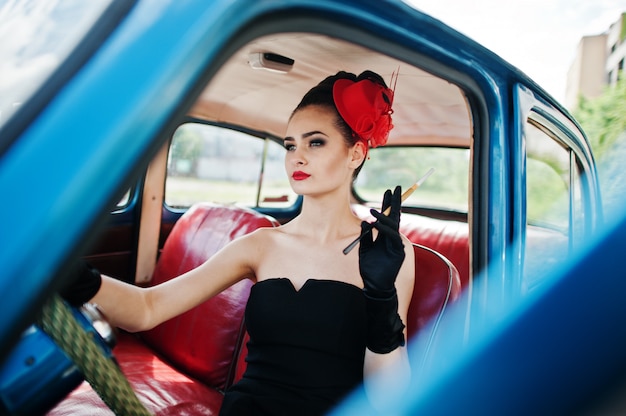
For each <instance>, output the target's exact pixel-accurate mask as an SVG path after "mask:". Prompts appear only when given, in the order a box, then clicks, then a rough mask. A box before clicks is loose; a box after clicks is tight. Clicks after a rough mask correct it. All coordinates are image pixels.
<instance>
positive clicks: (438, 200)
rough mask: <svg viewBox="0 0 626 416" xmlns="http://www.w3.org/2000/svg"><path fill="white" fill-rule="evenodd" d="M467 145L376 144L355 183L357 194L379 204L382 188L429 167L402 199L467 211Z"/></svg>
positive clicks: (407, 181)
mask: <svg viewBox="0 0 626 416" xmlns="http://www.w3.org/2000/svg"><path fill="white" fill-rule="evenodd" d="M469 163H470V151H469V149H462V148H451V147H378V148H375V149H371V150H370V156H369V160H367V161H366V162H365V165H363V169H362V170H361V173H360V174H359V177H358V179H357V182H356V183H355V191H356V194H357V196H358V197H359V198H360V199H362V200H363V201H365V202H367V203H373V204H375V205H380V202H381V199H382V195H383V192H384V191H385V189H393V188H394V187H395V186H396V185H400V186H401V187H402V189H407V188H409V187H410V186H412V185H413V184H414V183H415V182H416V181H417V180H418V179H419V178H421V177H422V176H423V175H424V174H425V173H426V172H427V171H428V170H429V169H430V168H434V169H435V171H434V172H433V174H432V175H431V176H430V177H429V178H428V179H427V180H426V181H425V182H424V183H423V184H422V185H421V186H420V187H419V188H418V189H417V190H416V191H415V192H414V193H413V194H412V195H411V196H410V197H409V198H408V199H407V200H406V201H405V202H404V203H403V205H405V206H416V207H425V208H433V209H443V210H448V211H457V212H464V213H467V211H468V209H467V206H468V195H469V192H468V188H469V185H468V183H469Z"/></svg>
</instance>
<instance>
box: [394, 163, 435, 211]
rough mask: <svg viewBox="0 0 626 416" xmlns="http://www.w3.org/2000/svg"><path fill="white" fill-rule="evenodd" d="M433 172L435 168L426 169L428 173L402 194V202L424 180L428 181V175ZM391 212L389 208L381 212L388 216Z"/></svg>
mask: <svg viewBox="0 0 626 416" xmlns="http://www.w3.org/2000/svg"><path fill="white" fill-rule="evenodd" d="M434 171H435V168H430V169H428V172H426V174H425V175H424V176H422V177H421V178H419V180H418V181H417V182H415V183H414V184H413V186H411V187H410V188H409V189H407V190H406V191H404V192H403V193H402V197H401V199H402V202H404V201H406V200H407V198H408V197H410V196H411V194H412V193H413V192H414V191H415V190H416V189H417V188H419V187H420V186H421V185H422V184H423V183H424V181H425V180H426V179H428V177H429V176H430V175H432V174H433V172H434ZM390 212H391V207H387V209H386V210H384V211H383V215H386V216H389V213H390Z"/></svg>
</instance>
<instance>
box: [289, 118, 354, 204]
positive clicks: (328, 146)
mask: <svg viewBox="0 0 626 416" xmlns="http://www.w3.org/2000/svg"><path fill="white" fill-rule="evenodd" d="M335 117H337V116H336V114H335V113H334V112H333V111H332V110H330V109H327V108H325V107H321V106H308V107H305V108H303V109H301V110H298V111H297V112H296V113H295V114H294V115H293V116H292V118H291V120H290V121H289V124H288V126H287V134H286V137H285V141H284V143H285V148H286V149H287V153H286V155H285V170H286V171H287V176H288V177H289V182H290V184H291V187H292V188H293V190H294V192H296V193H297V194H300V195H306V194H308V195H313V194H320V193H325V192H330V191H332V190H334V189H336V188H338V187H342V186H346V185H347V186H348V188H349V186H350V184H351V182H352V173H353V172H354V169H356V168H357V167H358V166H359V165H360V163H361V162H362V161H363V158H364V155H363V151H362V149H361V146H360V145H356V146H353V147H348V146H347V144H346V142H345V140H344V137H343V136H342V134H341V132H340V131H339V129H337V127H336V126H335Z"/></svg>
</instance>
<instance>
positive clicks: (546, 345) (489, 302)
mask: <svg viewBox="0 0 626 416" xmlns="http://www.w3.org/2000/svg"><path fill="white" fill-rule="evenodd" d="M105 14H106V16H107V18H108V19H109V20H108V22H109V23H107V24H105V25H104V26H103V27H101V28H100V29H99V32H97V33H92V34H91V37H90V38H89V39H88V40H89V41H88V42H86V43H84V44H82V45H81V48H79V49H77V50H76V51H75V52H74V55H72V59H71V60H70V64H67V65H65V66H62V67H60V68H59V70H58V71H57V73H55V78H54V79H55V80H56V81H57V82H56V83H54V84H53V85H51V86H48V87H47V88H48V89H47V90H46V91H40V92H39V93H38V94H39V95H35V97H36V98H39V99H40V100H39V101H37V102H33V103H30V102H27V103H25V104H24V105H23V106H22V107H21V108H20V111H18V112H17V113H16V114H15V116H14V117H13V119H11V120H9V122H8V123H6V124H5V125H4V126H3V127H2V129H0V151H1V153H0V192H1V194H2V195H3V203H2V204H1V205H0V218H2V220H3V225H2V235H3V237H4V239H3V240H4V242H3V244H2V250H0V264H2V265H3V271H2V274H1V276H0V304H2V305H3V313H2V315H1V316H0V340H1V345H2V351H1V353H2V357H3V359H4V357H6V355H7V354H8V352H9V350H10V348H11V346H12V345H14V343H15V342H16V340H17V338H18V336H19V334H20V332H21V331H23V330H24V328H26V326H27V325H28V324H29V323H30V322H32V320H33V317H34V316H35V314H36V313H37V311H38V310H39V307H40V305H41V303H42V301H43V300H44V299H45V298H46V296H47V295H48V294H49V292H50V290H51V289H52V288H56V287H58V286H59V285H60V284H61V283H62V282H59V281H58V280H59V279H58V276H59V275H60V271H62V270H63V269H64V268H65V267H66V266H67V263H68V261H69V259H70V258H71V256H72V253H74V252H75V251H76V250H77V249H78V248H79V245H81V244H84V241H85V240H88V237H89V235H90V233H91V232H92V230H93V229H94V227H96V226H97V225H98V224H99V222H101V221H102V216H103V215H104V214H105V213H106V212H107V211H108V210H107V208H106V207H110V206H111V205H112V204H113V203H114V202H116V201H117V200H118V199H119V197H120V194H121V193H122V191H123V190H124V189H126V188H127V187H128V186H130V185H132V179H133V178H134V177H135V176H136V175H137V173H138V172H140V171H141V170H142V169H145V167H146V166H147V163H148V162H149V161H150V159H151V157H152V156H154V154H155V153H156V152H157V150H158V149H159V148H160V147H161V145H162V144H163V143H162V141H160V136H159V133H160V132H162V131H163V130H166V129H168V128H171V126H173V123H174V122H175V120H176V119H177V118H179V117H181V116H182V115H183V114H185V111H186V110H187V109H188V108H189V106H190V104H191V100H192V98H193V96H194V93H193V91H194V89H195V88H197V87H198V86H199V85H202V84H203V83H205V82H206V81H207V79H209V78H210V77H211V76H212V75H213V74H214V73H215V72H216V71H217V69H218V68H219V65H220V63H221V62H222V61H223V59H224V56H225V55H227V54H228V52H229V51H232V50H234V48H235V47H236V46H237V45H240V44H242V43H243V42H244V41H246V40H248V39H250V38H251V37H252V36H253V35H255V34H263V33H272V32H274V31H288V30H300V31H307V30H311V31H316V30H319V31H323V32H328V33H339V29H338V28H339V27H341V25H345V27H347V28H349V29H347V30H349V31H354V32H358V31H364V32H369V33H374V34H378V36H379V37H381V38H384V40H385V41H386V42H391V43H393V44H395V45H398V46H399V47H400V48H406V49H407V50H412V51H415V52H417V53H419V54H422V55H423V56H424V57H425V59H427V60H429V61H428V65H430V66H429V67H430V68H431V69H433V70H435V71H436V70H437V68H439V67H441V68H442V71H443V68H447V69H445V71H446V76H447V77H448V78H450V79H453V80H454V81H455V82H456V83H457V84H458V85H459V86H460V87H461V88H462V89H463V90H464V91H465V92H466V94H467V97H468V100H470V102H471V104H472V106H473V108H474V109H477V112H476V114H475V117H476V119H477V120H480V121H481V122H480V123H477V124H478V126H479V127H478V128H479V129H480V133H481V136H482V138H483V140H481V142H480V145H479V146H478V147H477V148H476V152H477V154H479V155H480V161H479V165H478V166H477V167H476V169H477V175H478V177H480V178H481V181H480V182H479V183H477V186H479V187H480V189H477V190H475V192H476V193H477V194H480V195H481V198H480V199H479V200H476V201H474V210H475V212H476V215H475V218H474V219H473V220H472V221H473V224H474V226H475V227H474V228H475V229H474V233H475V236H474V240H473V241H474V244H475V250H474V254H473V257H472V261H473V263H474V267H475V270H480V278H475V279H474V280H475V286H474V288H473V296H474V298H481V299H484V303H481V304H478V305H476V304H473V305H472V306H471V310H472V312H471V313H472V314H473V318H474V319H475V320H476V321H477V322H482V323H483V324H482V325H473V327H472V329H471V331H470V332H469V333H468V334H467V336H468V339H470V342H469V344H468V348H466V349H464V350H463V351H462V353H461V352H460V351H458V350H456V352H455V343H456V342H458V340H456V339H455V338H454V337H453V336H451V337H450V339H449V340H446V339H445V335H446V334H447V333H453V332H456V330H457V329H458V326H459V325H462V324H463V323H462V322H459V320H460V319H462V318H460V316H461V308H462V307H467V305H466V304H464V303H463V302H460V303H459V306H458V308H457V309H453V310H451V311H450V312H451V313H449V314H448V315H447V316H446V317H445V319H444V321H443V322H442V324H441V325H442V326H441V332H442V337H443V339H442V342H441V344H440V345H441V347H440V349H438V351H437V352H435V353H433V354H434V355H433V356H432V357H431V358H432V359H431V363H430V365H429V366H428V368H421V369H413V370H414V377H413V382H412V384H411V386H410V388H409V389H408V390H407V391H395V390H394V388H393V384H390V386H391V387H389V396H388V397H389V400H385V401H384V403H383V406H385V409H387V410H389V414H414V413H415V414H420V413H422V414H533V413H535V414H536V413H540V414H541V413H543V414H558V413H568V412H571V411H575V410H577V409H581V408H583V407H584V406H588V405H590V404H591V403H593V401H594V400H596V399H597V398H599V397H600V396H601V393H603V392H605V391H608V390H609V388H612V387H614V386H615V382H619V381H621V380H623V377H624V374H626V373H625V371H624V370H626V360H625V359H624V353H623V351H624V350H626V336H625V335H624V331H622V330H621V325H623V324H624V318H625V317H626V304H625V303H624V302H623V301H621V299H620V298H621V293H624V289H626V288H624V284H625V283H624V279H621V276H620V275H622V274H623V273H622V272H620V271H619V270H621V267H620V264H618V259H619V258H620V254H621V252H622V251H623V248H624V247H626V241H624V235H626V233H625V231H626V222H624V220H623V219H622V220H620V221H618V222H617V223H614V224H611V225H610V226H609V227H607V228H606V229H605V231H603V232H600V228H601V227H600V224H601V218H602V212H601V203H600V195H599V186H598V182H597V181H598V180H597V177H596V169H595V161H594V159H593V156H592V153H591V150H590V148H589V145H588V142H587V141H586V140H585V138H584V137H583V136H582V134H580V133H576V132H577V129H578V127H577V126H576V123H575V122H574V121H573V120H572V118H571V117H570V116H569V115H568V113H567V111H565V110H564V108H562V107H561V106H560V105H559V104H558V103H557V102H556V101H555V100H554V99H553V98H552V97H550V96H549V95H548V94H547V93H546V92H545V91H544V90H543V89H541V87H539V86H538V85H536V84H535V83H534V82H533V81H532V80H531V79H529V78H528V77H527V76H525V75H524V74H523V73H521V72H520V71H519V70H517V69H516V68H514V67H512V66H510V65H508V64H507V63H506V62H504V61H503V60H501V59H500V58H499V57H498V56H496V55H495V54H493V53H491V52H490V51H488V50H486V49H485V48H483V47H481V46H480V45H478V44H476V43H474V42H472V41H471V40H469V39H467V38H465V37H464V36H462V35H460V34H459V33H457V32H455V31H454V30H452V29H450V28H448V27H447V26H445V25H443V24H442V23H441V22H439V21H437V20H435V19H433V18H431V17H429V16H427V15H425V14H422V13H421V12H419V11H417V10H414V9H412V8H410V7H409V6H408V5H405V4H403V3H400V2H397V1H376V2H374V1H372V2H362V1H356V0H355V1H342V2H339V1H330V0H315V1H307V0H294V1H289V2H285V1H278V0H262V1H225V0H221V1H220V0H218V1H212V2H206V1H201V0H189V1H184V2H181V1H158V0H140V1H135V2H132V1H114V2H113V3H112V4H111V6H109V9H108V10H107V11H106V13H105ZM325 24H327V26H324V25H325ZM449 68H454V70H450V69H449ZM530 107H533V108H534V109H535V110H536V111H537V112H539V113H540V114H541V115H542V116H543V117H545V118H546V119H548V120H551V122H553V123H554V124H557V125H561V126H564V128H565V129H569V130H571V131H573V132H574V133H572V134H571V135H570V137H569V139H570V140H571V141H572V142H573V143H574V145H575V146H576V147H577V149H580V150H579V152H580V160H581V163H582V164H584V165H585V167H586V169H585V171H586V172H587V174H588V177H587V178H586V181H587V182H586V183H587V184H588V185H587V190H588V191H589V192H588V194H589V195H591V198H590V200H589V201H588V202H587V204H588V210H589V211H588V212H589V213H590V215H589V216H588V217H587V218H586V221H588V229H590V230H593V231H594V238H589V239H588V244H586V245H585V247H582V248H580V249H579V250H578V251H577V255H576V256H574V258H573V259H572V261H570V262H569V263H568V264H563V265H562V266H561V267H560V268H558V269H557V270H555V271H554V272H553V274H552V276H551V277H550V282H549V284H547V285H545V286H544V287H543V288H542V289H541V290H538V291H536V292H533V293H532V294H531V295H529V296H525V297H520V296H519V292H520V287H521V283H520V282H521V275H522V265H521V263H520V261H519V259H520V258H521V257H522V256H523V255H524V246H523V241H524V238H525V231H524V224H525V221H526V212H525V205H524V203H525V189H524V188H523V185H522V184H523V183H524V181H525V174H526V171H525V165H524V160H523V158H522V156H521V155H520V154H519V151H518V149H520V148H522V147H523V143H521V141H522V140H523V133H522V132H521V130H520V120H519V117H520V114H524V112H525V111H528V109H530ZM42 172H45V174H42ZM131 202H132V201H131ZM503 276H506V280H505V279H504V278H503ZM416 348H419V346H418V347H416ZM415 353H416V354H418V353H419V351H416V352H415ZM574 373H576V374H577V377H572V374H574ZM364 394H365V393H364V391H357V392H356V393H355V395H354V396H353V397H351V398H350V400H348V401H347V402H346V403H345V404H344V405H343V406H342V407H340V408H339V409H337V414H364V413H368V412H372V411H373V410H372V409H371V407H370V406H371V403H370V402H369V401H367V400H366V399H365V396H364ZM391 399H393V400H391Z"/></svg>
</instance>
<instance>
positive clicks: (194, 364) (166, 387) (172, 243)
mask: <svg viewBox="0 0 626 416" xmlns="http://www.w3.org/2000/svg"><path fill="white" fill-rule="evenodd" d="M277 225H278V222H277V221H276V220H274V219H272V218H270V217H267V216H265V215H262V214H259V213H257V212H255V211H253V210H249V209H245V208H241V207H235V206H223V205H215V204H209V203H202V204H197V205H194V206H193V207H191V208H190V209H189V210H188V211H187V212H186V213H185V214H184V215H183V216H182V217H181V218H180V219H179V220H178V221H177V222H176V225H175V226H174V228H173V229H172V232H171V233H170V235H169V237H168V239H167V241H166V242H165V245H164V247H163V251H162V253H161V255H160V257H159V260H158V262H157V265H156V269H155V271H154V275H153V279H152V284H158V283H161V282H164V281H167V280H169V279H171V278H173V277H176V276H179V275H180V274H182V273H184V272H186V271H188V270H191V269H192V268H194V267H197V266H199V265H200V264H201V263H202V262H204V261H205V260H206V259H208V258H210V257H211V256H212V255H213V254H215V253H216V252H217V251H218V250H219V249H221V248H222V247H223V246H225V245H226V244H227V243H228V242H230V241H232V240H233V239H235V238H237V237H239V236H241V235H244V234H247V233H249V232H251V231H254V230H256V229H257V228H260V227H272V226H277ZM250 286H251V282H250V281H248V280H244V281H241V282H239V283H237V284H236V285H234V286H232V287H230V288H229V289H227V290H225V291H224V292H222V293H220V294H219V295H217V296H215V297H213V298H212V299H210V300H208V301H207V302H204V303H203V304H201V305H199V306H198V307H196V308H194V309H192V310H190V311H188V312H186V313H184V314H182V315H180V316H178V317H176V318H174V319H172V320H169V321H167V322H165V323H163V324H161V325H159V326H157V327H156V328H154V329H152V330H150V331H147V332H144V333H142V334H138V335H131V334H125V333H122V334H120V339H119V341H118V344H117V346H116V347H115V349H114V354H115V357H116V359H117V360H118V362H119V363H120V367H121V368H122V371H123V372H124V374H125V375H126V376H127V377H128V379H129V381H130V383H131V385H132V386H133V389H134V390H135V392H136V393H137V395H138V397H139V399H140V400H141V401H142V403H144V404H145V405H146V407H147V408H148V410H149V411H150V412H152V413H153V414H159V415H167V414H172V415H173V414H197V415H211V414H217V413H218V411H219V408H220V406H221V403H222V398H223V393H222V392H223V390H224V389H225V388H227V387H228V386H229V385H230V384H232V382H233V378H234V373H235V363H236V361H235V357H237V356H238V354H239V348H240V347H241V344H242V340H243V336H244V326H243V313H244V309H245V305H246V301H247V299H248V295H249V292H250ZM155 352H156V354H155ZM70 414H71V415H79V414H80V415H89V416H93V415H101V414H102V415H111V414H112V412H111V411H110V410H108V409H107V408H106V406H105V405H104V403H102V401H101V400H100V399H99V398H98V396H97V395H96V393H95V392H94V391H93V390H92V389H91V387H89V385H88V384H87V383H83V384H82V385H81V386H79V387H78V388H77V389H76V390H75V391H73V392H72V393H71V394H70V396H69V397H68V398H66V399H65V400H64V401H62V402H61V403H60V404H59V405H58V406H57V407H56V408H54V409H53V410H52V411H51V412H50V413H49V415H51V416H52V415H54V416H58V415H70Z"/></svg>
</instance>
